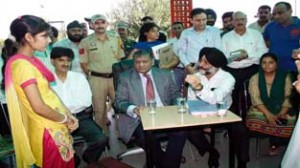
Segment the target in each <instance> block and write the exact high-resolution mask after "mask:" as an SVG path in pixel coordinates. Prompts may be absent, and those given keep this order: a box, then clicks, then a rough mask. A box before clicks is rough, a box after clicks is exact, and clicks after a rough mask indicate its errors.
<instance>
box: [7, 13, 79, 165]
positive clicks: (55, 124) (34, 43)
mask: <svg viewBox="0 0 300 168" xmlns="http://www.w3.org/2000/svg"><path fill="white" fill-rule="evenodd" d="M49 29H50V25H49V24H48V23H46V22H45V21H44V20H43V19H41V18H39V17H36V16H32V15H24V16H21V17H19V18H17V19H15V20H14V21H13V22H12V23H11V26H10V31H11V35H13V36H14V37H15V39H16V41H17V42H18V44H19V48H18V51H17V53H16V54H14V55H12V56H11V57H9V59H8V61H7V62H6V64H5V75H4V81H5V91H6V97H7V105H8V110H9V116H10V122H11V126H12V136H13V142H14V148H15V153H16V160H17V167H30V166H36V167H43V168H47V167H49V168H50V167H60V168H68V167H70V168H71V167H72V168H73V167H74V159H73V154H74V150H73V148H72V142H73V140H72V137H71V136H70V132H72V131H74V130H75V129H77V128H78V120H77V119H76V118H75V117H73V116H72V114H71V113H70V112H69V111H68V110H67V108H66V107H65V106H64V105H63V103H62V102H61V101H60V99H59V98H58V96H57V95H56V94H55V93H54V92H53V91H52V90H51V89H50V86H49V82H52V81H54V79H55V78H54V76H53V74H52V73H51V72H50V71H49V70H48V69H47V68H46V67H45V66H44V65H43V63H42V62H40V61H39V59H37V58H36V57H34V56H33V53H34V51H35V50H38V51H44V50H45V49H46V47H47V45H48V43H49Z"/></svg>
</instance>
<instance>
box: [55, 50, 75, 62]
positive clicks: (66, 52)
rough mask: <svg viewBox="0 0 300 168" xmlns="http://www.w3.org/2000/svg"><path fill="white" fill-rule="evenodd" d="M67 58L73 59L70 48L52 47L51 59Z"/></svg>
mask: <svg viewBox="0 0 300 168" xmlns="http://www.w3.org/2000/svg"><path fill="white" fill-rule="evenodd" d="M65 56H66V57H68V58H70V59H71V60H73V58H74V52H73V51H72V50H71V49H70V48H66V47H54V48H52V51H51V54H50V58H51V59H56V58H61V57H65Z"/></svg>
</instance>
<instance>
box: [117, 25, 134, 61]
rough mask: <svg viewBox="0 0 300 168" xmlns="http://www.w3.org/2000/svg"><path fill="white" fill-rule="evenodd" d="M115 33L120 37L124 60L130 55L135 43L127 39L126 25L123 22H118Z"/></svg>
mask: <svg viewBox="0 0 300 168" xmlns="http://www.w3.org/2000/svg"><path fill="white" fill-rule="evenodd" d="M116 27H117V31H118V34H119V35H120V37H121V39H122V42H123V46H124V53H125V58H127V57H128V56H129V54H130V52H131V51H132V50H133V47H134V45H135V44H136V41H134V40H131V39H130V38H128V27H129V26H128V24H127V23H125V22H122V21H121V22H119V23H118V24H117V26H116Z"/></svg>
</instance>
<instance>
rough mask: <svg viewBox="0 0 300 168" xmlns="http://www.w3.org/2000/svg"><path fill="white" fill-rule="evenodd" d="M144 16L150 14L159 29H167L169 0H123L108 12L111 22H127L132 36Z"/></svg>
mask: <svg viewBox="0 0 300 168" xmlns="http://www.w3.org/2000/svg"><path fill="white" fill-rule="evenodd" d="M144 16H151V17H152V18H153V19H154V21H155V23H156V24H157V25H158V26H160V28H161V30H163V31H167V30H168V29H169V28H170V25H171V17H170V0H125V1H123V2H121V3H119V5H118V6H117V7H116V8H114V9H112V10H111V12H110V13H109V14H108V17H109V18H110V19H111V21H112V22H115V23H116V22H118V21H125V22H127V23H128V24H129V26H130V28H129V31H130V33H131V35H132V36H133V37H134V38H136V37H137V36H138V34H139V28H140V26H141V19H142V18H143V17H144Z"/></svg>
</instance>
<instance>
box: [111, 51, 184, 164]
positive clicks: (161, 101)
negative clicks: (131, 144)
mask: <svg viewBox="0 0 300 168" xmlns="http://www.w3.org/2000/svg"><path fill="white" fill-rule="evenodd" d="M133 57H134V58H133V60H134V68H133V69H130V70H127V71H125V72H124V73H122V74H120V76H119V80H118V84H117V92H116V100H115V107H116V108H117V109H118V110H120V111H121V112H122V113H124V114H126V117H125V118H126V119H125V118H124V117H123V118H124V120H126V121H125V122H124V125H122V126H120V127H122V129H123V130H122V131H121V130H120V137H121V138H123V140H125V142H126V141H128V140H129V138H130V137H131V136H134V137H135V139H136V141H137V143H138V145H139V146H141V147H142V148H143V149H145V139H144V133H143V127H142V124H141V122H140V119H139V115H140V110H141V108H143V107H145V106H146V104H147V101H146V100H147V99H148V98H149V97H148V86H147V81H148V80H149V78H147V77H145V76H146V75H149V77H150V80H151V81H153V82H152V83H153V85H152V88H153V93H154V100H155V101H156V103H157V106H168V105H173V104H174V102H175V101H176V99H177V98H178V97H179V96H180V92H179V90H178V87H177V85H176V83H175V80H174V77H173V76H172V73H171V72H170V71H168V70H162V69H159V68H156V67H152V65H153V63H154V58H153V55H152V53H151V52H148V51H146V50H139V51H137V52H135V53H134V56H133ZM164 133H166V134H167V136H168V139H169V141H168V146H167V149H166V151H165V152H163V151H162V150H161V147H160V144H159V142H158V138H157V135H158V133H153V136H152V137H151V138H152V139H151V142H152V144H151V148H152V150H153V154H154V155H153V158H154V164H155V166H156V167H159V168H164V167H167V168H177V167H179V166H180V159H181V155H182V150H183V147H184V144H185V139H186V137H185V134H184V133H183V132H178V131H174V130H173V131H164Z"/></svg>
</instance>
